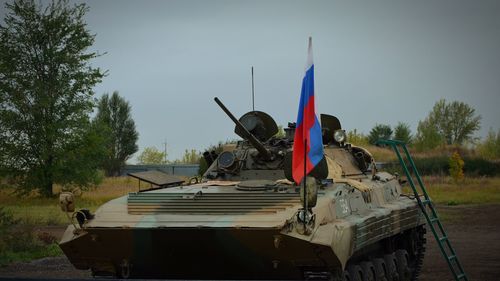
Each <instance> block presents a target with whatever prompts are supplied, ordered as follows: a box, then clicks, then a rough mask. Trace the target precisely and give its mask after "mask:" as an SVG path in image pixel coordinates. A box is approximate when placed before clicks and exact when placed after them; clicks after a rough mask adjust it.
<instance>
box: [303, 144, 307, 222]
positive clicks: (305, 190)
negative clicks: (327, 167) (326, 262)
mask: <svg viewBox="0 0 500 281" xmlns="http://www.w3.org/2000/svg"><path fill="white" fill-rule="evenodd" d="M306 162H307V139H305V141H304V179H303V181H304V218H303V222H304V229H305V228H306V217H307V188H306V174H307V172H306V167H307V163H306Z"/></svg>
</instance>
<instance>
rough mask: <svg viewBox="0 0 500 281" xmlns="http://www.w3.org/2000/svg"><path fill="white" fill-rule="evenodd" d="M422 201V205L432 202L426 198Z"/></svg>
mask: <svg viewBox="0 0 500 281" xmlns="http://www.w3.org/2000/svg"><path fill="white" fill-rule="evenodd" d="M421 202H422V205H428V204H430V203H431V200H427V199H426V200H422V201H421Z"/></svg>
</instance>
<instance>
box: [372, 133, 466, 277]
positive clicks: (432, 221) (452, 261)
mask: <svg viewBox="0 0 500 281" xmlns="http://www.w3.org/2000/svg"><path fill="white" fill-rule="evenodd" d="M377 144H385V145H389V146H391V147H392V149H393V150H394V152H396V155H397V156H398V160H399V163H400V164H401V167H402V168H403V170H404V172H405V174H406V177H407V179H408V183H409V184H410V186H411V189H412V190H413V194H415V198H416V199H417V201H418V205H419V206H420V209H421V210H422V213H423V214H424V216H425V219H426V220H427V224H428V225H429V227H430V229H431V231H432V234H434V238H435V239H436V242H437V243H438V245H439V249H440V250H441V253H442V254H443V257H444V259H445V260H446V262H447V263H448V266H449V267H450V270H451V272H452V274H453V277H455V280H456V281H460V280H465V281H467V280H469V279H468V278H467V275H465V272H464V270H463V268H462V265H461V264H460V261H459V260H458V256H457V254H456V253H455V250H454V249H453V247H452V246H451V242H450V240H449V239H448V236H447V235H446V232H445V231H444V227H443V224H442V223H441V221H440V220H439V217H438V214H437V211H436V209H435V208H434V204H433V203H432V201H431V198H430V197H429V195H428V194H427V190H426V189H425V186H424V183H423V182H422V178H421V177H420V175H419V173H418V171H417V167H416V166H415V163H414V162H413V159H412V158H411V156H410V153H409V152H408V149H407V148H406V144H405V143H404V142H402V141H398V140H379V141H377ZM398 146H399V147H401V148H402V149H403V152H404V154H405V156H406V159H407V161H408V162H409V164H410V166H411V169H412V170H413V173H414V176H415V178H416V179H417V182H418V186H416V185H415V182H414V180H413V177H412V176H411V174H410V171H409V170H408V167H407V165H406V163H405V160H404V158H403V157H402V156H401V152H400V149H399V148H398ZM420 193H421V194H423V196H424V198H423V199H422V198H420V195H419V194H420Z"/></svg>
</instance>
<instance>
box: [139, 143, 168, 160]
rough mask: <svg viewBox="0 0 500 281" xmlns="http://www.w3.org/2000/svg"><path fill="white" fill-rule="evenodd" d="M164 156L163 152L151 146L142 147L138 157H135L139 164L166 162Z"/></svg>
mask: <svg viewBox="0 0 500 281" xmlns="http://www.w3.org/2000/svg"><path fill="white" fill-rule="evenodd" d="M166 158H167V156H166V154H165V152H163V151H160V150H158V148H156V147H154V146H151V147H146V148H144V150H143V151H142V152H141V154H140V155H139V157H137V161H139V164H167V162H166V161H165V159H166Z"/></svg>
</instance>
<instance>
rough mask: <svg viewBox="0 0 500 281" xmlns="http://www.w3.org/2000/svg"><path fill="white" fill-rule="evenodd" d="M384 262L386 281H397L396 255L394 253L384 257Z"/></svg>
mask: <svg viewBox="0 0 500 281" xmlns="http://www.w3.org/2000/svg"><path fill="white" fill-rule="evenodd" d="M384 261H385V269H386V272H387V274H386V278H387V281H399V274H398V268H397V267H396V255H395V254H394V253H392V254H389V255H385V256H384Z"/></svg>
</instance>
